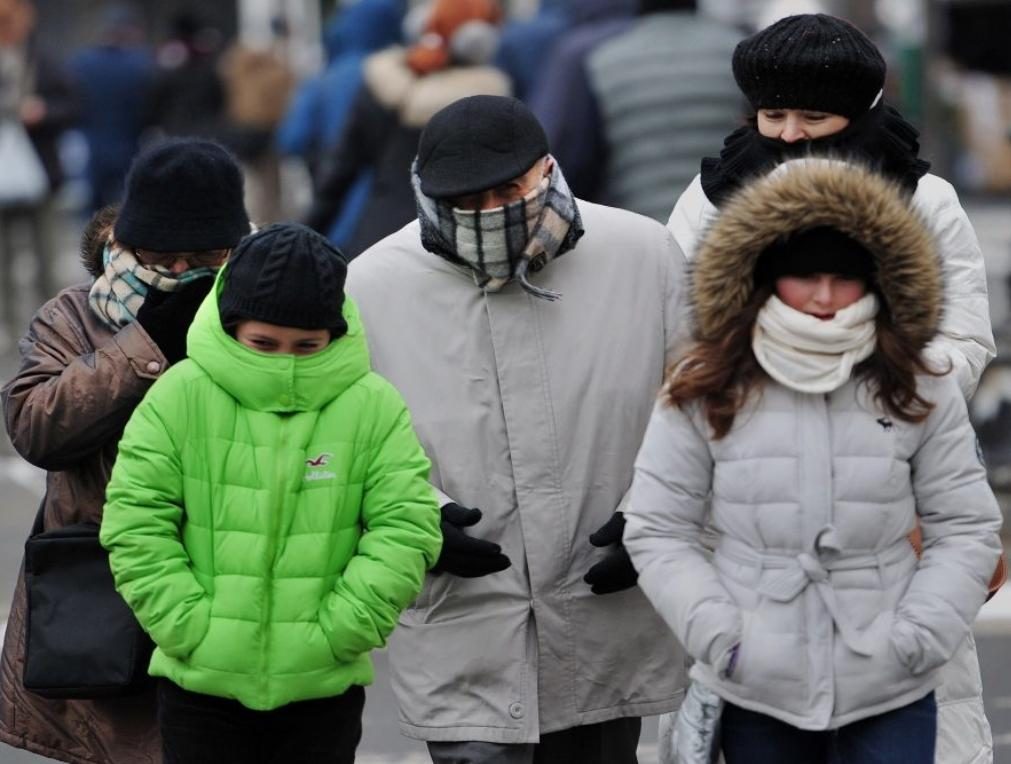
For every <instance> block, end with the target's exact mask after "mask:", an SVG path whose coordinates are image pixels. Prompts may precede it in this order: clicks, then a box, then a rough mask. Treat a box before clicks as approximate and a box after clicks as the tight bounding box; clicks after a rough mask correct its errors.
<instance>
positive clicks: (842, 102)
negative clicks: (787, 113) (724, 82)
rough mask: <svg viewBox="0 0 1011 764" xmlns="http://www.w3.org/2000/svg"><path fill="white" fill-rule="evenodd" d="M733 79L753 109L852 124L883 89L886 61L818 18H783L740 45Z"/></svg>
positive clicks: (850, 29) (856, 33) (847, 28)
mask: <svg viewBox="0 0 1011 764" xmlns="http://www.w3.org/2000/svg"><path fill="white" fill-rule="evenodd" d="M733 67H734V79H736V80H737V86H738V87H739V88H740V89H741V92H743V93H744V95H745V96H746V97H747V99H748V101H749V102H750V103H751V105H752V106H753V107H754V108H755V109H756V110H757V109H810V110H812V111H822V112H826V113H828V114H839V115H841V116H844V117H848V118H850V119H852V118H853V117H858V116H860V115H861V114H864V113H865V112H867V111H868V110H869V109H870V108H871V106H872V104H874V103H875V101H876V99H877V98H878V95H879V94H880V93H881V89H882V88H883V87H884V84H885V60H884V58H882V57H881V53H880V52H879V51H878V49H877V48H876V47H875V46H874V43H873V42H871V41H870V39H868V37H867V35H865V34H864V33H863V32H861V31H860V30H859V29H857V28H856V27H855V26H853V25H852V24H850V23H849V22H846V21H843V20H842V19H837V18H835V17H834V16H827V15H825V14H823V13H809V14H802V15H799V16H788V17H786V18H785V19H780V20H779V21H777V22H776V23H775V24H773V25H771V26H768V27H766V28H765V29H763V30H761V31H760V32H757V33H756V34H754V35H752V36H751V37H748V38H747V39H745V40H742V41H741V42H740V43H738V45H737V48H736V49H735V50H734V60H733Z"/></svg>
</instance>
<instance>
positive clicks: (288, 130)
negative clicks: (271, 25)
mask: <svg viewBox="0 0 1011 764" xmlns="http://www.w3.org/2000/svg"><path fill="white" fill-rule="evenodd" d="M403 17H404V2H403V0H358V2H356V3H355V4H353V5H351V6H349V7H348V8H346V9H344V10H342V11H340V12H339V13H338V14H337V15H336V16H335V17H334V19H333V20H332V21H331V22H330V23H329V24H328V25H327V28H326V31H325V33H324V41H325V47H326V50H327V53H328V55H330V56H331V57H330V59H329V64H328V65H327V68H326V69H325V70H324V71H323V72H322V73H320V74H319V75H317V76H315V77H310V78H308V79H306V80H305V81H303V82H302V83H301V84H300V85H299V86H298V89H297V90H296V91H295V94H294V96H293V97H292V100H291V104H290V105H289V107H288V111H287V114H286V115H285V117H284V120H283V121H282V122H281V125H280V126H279V127H278V131H277V136H276V141H277V147H278V150H279V151H280V152H281V153H282V154H284V155H287V156H297V157H300V158H301V159H302V160H303V161H304V162H305V163H306V167H307V168H308V170H309V174H310V176H311V177H312V178H313V179H314V182H315V180H316V178H317V175H318V163H319V160H320V158H321V157H322V156H324V155H325V154H326V153H327V152H328V151H329V150H330V149H332V148H333V147H334V145H335V144H336V143H337V142H338V140H339V139H340V137H341V134H342V132H343V130H344V125H345V123H346V122H347V118H348V115H349V114H350V113H351V107H352V106H353V104H354V102H355V99H356V98H357V97H358V92H359V90H360V89H361V86H362V81H363V80H362V64H363V62H364V61H365V59H366V57H367V56H369V55H370V54H372V53H374V52H376V51H379V50H382V49H383V48H387V47H389V46H391V45H395V44H396V43H398V42H400V36H401V24H402V21H403ZM371 178H372V172H371V171H370V170H365V171H363V172H362V173H360V174H359V175H358V178H357V179H356V180H355V181H354V183H353V184H352V186H351V188H350V189H349V190H348V192H347V195H346V196H345V198H344V204H343V205H342V207H341V209H340V211H339V213H338V214H337V216H336V218H335V219H334V220H333V222H332V223H331V225H330V227H329V228H327V229H326V230H325V231H322V233H323V234H325V235H326V236H327V238H329V239H330V241H332V242H333V243H334V244H336V245H337V246H338V247H340V248H342V249H343V248H344V247H345V246H346V245H347V244H348V241H349V239H350V238H351V236H352V235H353V234H354V231H355V228H356V226H357V225H358V220H359V218H360V217H361V214H362V211H363V210H364V208H365V201H366V199H367V198H368V194H369V189H370V184H371Z"/></svg>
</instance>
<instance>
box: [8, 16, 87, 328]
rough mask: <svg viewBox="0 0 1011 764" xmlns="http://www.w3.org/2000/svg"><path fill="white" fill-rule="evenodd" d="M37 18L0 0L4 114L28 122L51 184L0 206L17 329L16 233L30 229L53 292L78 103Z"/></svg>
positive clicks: (41, 274)
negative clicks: (69, 141) (66, 135)
mask: <svg viewBox="0 0 1011 764" xmlns="http://www.w3.org/2000/svg"><path fill="white" fill-rule="evenodd" d="M35 22H36V10H35V6H34V5H33V4H32V3H31V2H30V1H29V0H0V119H5V120H12V121H16V122H20V123H21V125H23V127H24V129H25V131H26V132H27V134H28V137H29V139H30V140H31V144H32V146H33V148H34V150H35V152H36V154H37V155H38V158H39V160H40V161H41V163H42V166H43V168H44V169H45V172H46V177H47V180H48V184H49V188H48V190H47V192H46V193H45V194H44V195H43V196H42V198H41V199H40V200H39V201H37V202H31V203H26V204H17V205H10V206H4V207H0V268H2V274H0V281H2V283H3V289H4V292H3V298H2V302H3V313H4V320H5V322H6V328H7V330H8V332H9V333H11V334H14V333H15V332H16V327H17V326H18V324H19V318H18V315H17V300H16V299H15V296H16V294H17V292H16V290H15V284H14V267H13V266H14V256H15V244H14V237H13V235H12V234H13V233H14V230H15V229H16V228H18V227H19V226H22V225H23V226H25V227H27V229H28V231H29V233H30V244H29V247H28V250H29V251H30V252H31V254H32V256H33V258H32V259H33V260H34V266H35V268H34V270H35V287H36V292H37V293H38V294H37V297H38V298H39V301H40V302H41V301H42V300H44V299H46V298H48V297H50V296H51V295H52V293H53V281H52V274H51V263H52V248H53V244H52V241H51V240H50V228H51V225H50V222H49V218H50V215H51V207H52V199H53V196H54V195H55V194H56V192H57V191H58V190H59V188H60V185H61V184H62V182H63V172H62V168H61V166H60V158H59V153H58V140H59V137H60V134H61V133H62V132H63V131H64V130H65V129H66V128H67V127H68V126H69V125H70V124H71V123H72V122H73V120H74V118H75V117H76V114H77V108H78V104H77V98H76V95H75V93H74V90H73V87H72V84H71V81H70V79H69V76H68V75H67V73H66V72H65V71H64V70H63V69H62V68H61V67H60V66H59V65H58V64H57V63H56V62H55V61H54V60H53V59H52V58H51V57H50V56H49V55H48V53H47V52H46V51H45V50H43V49H42V48H41V46H40V45H39V43H38V40H37V39H35V37H34V36H33V35H32V30H33V29H34V28H35ZM0 182H2V179H0Z"/></svg>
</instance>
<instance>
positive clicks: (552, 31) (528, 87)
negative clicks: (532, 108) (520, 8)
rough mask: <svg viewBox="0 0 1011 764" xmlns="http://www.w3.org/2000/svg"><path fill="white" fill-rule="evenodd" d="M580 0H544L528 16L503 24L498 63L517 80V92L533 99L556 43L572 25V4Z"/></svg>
mask: <svg viewBox="0 0 1011 764" xmlns="http://www.w3.org/2000/svg"><path fill="white" fill-rule="evenodd" d="M576 2H578V0H541V4H540V7H539V8H538V9H537V13H536V14H535V15H533V16H532V17H530V18H528V19H511V20H510V21H508V22H506V24H505V26H504V27H503V28H502V39H501V41H500V43H499V47H498V54H497V55H496V56H495V63H496V65H498V66H499V67H500V68H501V69H502V70H503V71H504V72H505V73H506V74H508V75H509V78H510V79H511V80H512V82H513V95H514V96H516V97H517V98H519V99H521V100H523V101H526V100H528V99H529V97H530V94H531V92H532V91H533V89H534V86H535V85H536V84H537V80H538V78H539V77H540V76H541V73H542V72H543V71H544V65H545V64H546V63H547V59H548V57H549V56H550V55H551V51H552V50H554V46H555V43H557V42H558V40H559V39H560V38H561V37H562V35H563V34H564V33H565V32H566V30H568V28H569V25H570V23H571V22H570V20H569V8H568V6H569V5H570V4H575V3H576Z"/></svg>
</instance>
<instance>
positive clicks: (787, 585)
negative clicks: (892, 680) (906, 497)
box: [717, 527, 913, 656]
mask: <svg viewBox="0 0 1011 764" xmlns="http://www.w3.org/2000/svg"><path fill="white" fill-rule="evenodd" d="M835 542H836V535H835V529H834V528H831V527H829V528H826V529H825V530H824V531H822V532H821V533H820V534H819V535H818V539H817V540H816V542H815V544H814V546H815V549H814V550H813V551H812V552H801V553H800V554H797V555H793V556H791V555H788V554H775V553H761V552H756V551H755V550H753V549H752V548H750V547H748V546H747V545H746V544H743V543H741V542H739V541H736V540H733V539H729V538H727V537H724V538H723V539H721V540H720V544H719V548H718V551H717V553H718V554H726V555H727V556H729V557H731V558H733V559H735V560H737V561H739V562H742V563H744V564H746V565H759V566H761V567H762V568H772V569H781V570H779V571H778V572H777V573H776V574H774V575H771V576H769V577H768V578H767V580H766V581H764V582H763V583H762V584H761V585H760V586H758V588H757V589H756V591H757V592H758V593H759V594H761V595H764V596H766V597H768V598H769V599H771V600H773V601H775V602H790V601H791V600H793V599H795V598H796V597H797V596H798V595H800V593H801V592H803V591H804V590H805V589H807V587H808V586H813V587H814V588H815V591H816V592H817V593H818V596H819V597H820V599H821V601H822V602H823V603H824V605H825V609H826V610H828V612H829V614H830V615H831V616H832V621H833V623H834V624H835V626H836V628H837V629H838V630H839V634H840V636H841V637H842V640H843V642H844V643H845V644H846V646H847V647H848V648H849V649H850V650H852V651H853V652H855V653H856V654H858V655H864V656H870V655H872V653H873V650H874V647H875V645H876V644H877V643H878V640H875V639H872V638H871V636H872V635H868V634H867V633H866V632H865V631H861V630H860V629H858V628H857V627H856V626H854V625H853V623H852V621H851V620H850V619H849V617H848V616H847V614H846V613H845V612H844V611H843V610H842V608H840V606H839V603H838V600H837V599H836V595H835V589H834V588H833V587H832V583H831V581H830V579H829V571H832V570H861V569H866V568H876V569H877V570H879V571H881V570H883V569H884V567H885V566H886V565H887V564H888V563H889V562H898V561H899V560H901V559H902V558H903V557H905V556H908V555H910V554H912V553H913V552H912V547H910V546H909V542H908V541H907V540H906V539H905V537H903V538H902V539H900V540H899V541H897V542H896V543H894V544H892V545H891V546H889V547H887V548H886V549H884V550H882V551H881V552H877V553H873V552H871V553H861V554H845V553H843V552H842V551H841V550H840V546H839V545H838V544H837V543H835Z"/></svg>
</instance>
